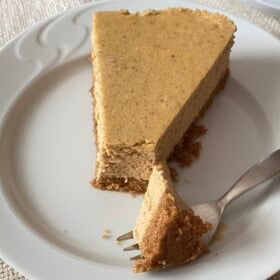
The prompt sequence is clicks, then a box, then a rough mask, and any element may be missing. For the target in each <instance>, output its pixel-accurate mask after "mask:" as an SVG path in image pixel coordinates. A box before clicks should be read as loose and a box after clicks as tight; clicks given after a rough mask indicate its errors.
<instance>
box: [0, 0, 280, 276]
mask: <svg viewBox="0 0 280 280" xmlns="http://www.w3.org/2000/svg"><path fill="white" fill-rule="evenodd" d="M111 2H115V1H112V0H101V1H98V2H93V3H87V4H84V5H81V6H79V7H75V8H72V9H69V10H67V11H64V12H61V13H59V14H57V15H53V16H51V17H49V18H47V19H45V20H43V21H41V22H39V23H37V24H35V25H34V26H31V27H29V28H28V29H26V30H25V31H23V32H21V33H20V34H18V35H17V36H16V37H15V38H13V39H12V40H11V41H9V42H8V43H7V44H6V45H5V46H4V47H3V48H1V50H0V58H1V55H2V53H3V52H4V51H5V50H6V49H8V48H10V46H12V44H13V43H15V42H16V41H17V40H19V39H20V38H21V37H22V36H24V35H26V34H28V33H32V32H35V31H36V30H37V29H38V28H39V27H42V26H44V25H45V24H47V23H48V22H50V21H51V20H53V19H56V18H59V17H62V16H65V17H67V16H70V14H71V13H77V12H79V11H86V10H87V9H90V8H94V7H95V6H99V5H102V4H106V3H111ZM119 2H121V0H119ZM185 2H186V4H191V5H195V6H202V7H205V9H207V10H212V11H217V12H221V13H222V14H227V15H230V16H233V17H236V18H239V19H240V20H241V21H243V22H246V24H249V25H251V26H253V27H254V28H257V29H259V30H260V31H262V32H265V33H266V34H267V35H269V36H270V37H271V38H274V39H276V41H278V42H280V41H279V39H278V38H277V37H276V36H274V35H273V34H271V33H269V32H267V31H266V30H265V29H264V28H262V27H260V26H258V25H255V24H253V23H252V22H250V21H247V20H246V19H243V18H242V17H239V16H236V15H233V14H231V13H230V12H225V11H223V10H220V9H216V8H212V7H209V6H208V5H204V4H200V3H193V2H192V1H185ZM18 96H21V94H17V97H18ZM16 99H17V98H16ZM16 99H14V100H13V102H12V103H11V104H10V105H9V106H8V108H6V111H5V112H4V114H3V117H1V119H0V129H1V130H2V127H3V126H4V124H5V118H6V116H7V115H8V114H9V110H10V109H11V108H13V104H14V102H16ZM0 135H1V133H0ZM1 182H2V179H1V178H0V190H1V191H0V200H3V191H2V187H3V186H2V184H1ZM4 200H5V198H4ZM6 203H7V205H6ZM2 207H3V209H4V208H5V207H7V209H6V210H8V211H11V207H10V204H9V203H8V202H7V201H4V203H1V204H0V208H2ZM11 212H12V213H11V214H12V216H13V217H14V218H15V219H16V220H17V222H18V220H20V221H19V222H20V226H23V227H24V228H25V230H26V231H27V232H28V233H31V235H32V238H37V239H38V241H39V242H42V239H43V242H44V243H45V241H46V240H45V239H44V238H41V237H38V235H37V234H36V233H34V232H33V231H32V230H30V227H26V225H25V224H22V223H23V221H22V219H19V217H18V216H17V214H15V213H13V211H11ZM45 245H47V246H49V243H47V244H45ZM56 249H57V248H56ZM0 252H1V254H2V252H3V251H2V246H1V242H0ZM59 253H60V252H59ZM7 255H8V254H7ZM63 255H65V252H63ZM1 257H2V259H3V260H7V262H8V263H9V264H11V266H12V267H15V268H16V269H17V270H20V271H23V270H21V269H18V268H17V267H20V265H16V262H17V261H13V260H12V259H10V258H9V257H7V258H6V257H5V256H2V255H1ZM13 264H15V265H13ZM95 270H96V268H95ZM278 270H279V268H277V270H276V271H278ZM23 274H24V275H25V276H27V275H30V272H26V271H25V272H23ZM111 275H114V274H113V273H112V274H111ZM105 276H107V275H105ZM265 277H267V275H265ZM29 278H32V276H29Z"/></svg>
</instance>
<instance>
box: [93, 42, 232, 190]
mask: <svg viewBox="0 0 280 280" xmlns="http://www.w3.org/2000/svg"><path fill="white" fill-rule="evenodd" d="M232 43H233V41H230V42H229V44H228V45H227V47H226V48H225V51H224V52H223V53H222V55H221V56H220V57H219V58H218V59H217V61H216V63H215V66H214V67H213V69H212V70H210V71H209V73H208V75H207V76H206V77H205V78H204V79H203V80H202V81H201V83H200V84H199V86H198V87H197V89H196V91H195V93H194V94H193V95H192V96H191V97H190V98H189V100H187V102H186V104H185V106H184V107H183V108H182V110H181V111H180V112H179V113H178V114H177V116H176V117H175V118H174V120H173V121H172V122H171V124H170V125H169V126H168V127H167V128H166V131H165V133H164V134H163V135H162V137H161V138H160V139H159V141H158V142H157V143H145V142H144V143H135V144H134V145H133V146H129V147H128V146H125V145H121V146H108V145H106V143H104V142H103V141H102V140H103V139H102V131H103V127H102V122H101V121H100V120H99V119H98V108H97V111H96V114H95V123H96V135H97V138H98V141H99V144H98V146H99V150H98V152H97V162H98V166H97V170H96V179H95V180H94V182H93V185H94V186H96V187H98V188H101V189H110V190H117V191H133V192H137V193H141V192H145V191H146V188H147V185H148V180H149V177H150V175H151V172H152V166H153V164H154V163H155V162H157V161H158V160H161V159H166V158H167V157H168V156H169V154H170V153H171V152H172V151H173V149H174V147H175V145H176V144H177V143H178V142H179V140H180V139H181V137H182V136H183V134H184V132H186V131H187V129H188V128H189V127H190V126H191V124H192V123H193V120H196V119H197V118H199V116H200V114H202V113H203V111H204V110H205V109H206V106H204V105H203V104H207V105H210V103H211V101H212V100H211V99H212V98H213V97H214V96H215V95H216V94H217V93H218V92H219V91H220V90H221V89H222V88H223V86H224V84H225V82H226V78H227V74H228V66H229V55H230V48H231V46H232ZM95 67H96V66H95ZM96 71H97V70H96ZM221 77H222V78H221ZM219 78H220V79H219ZM94 95H95V96H96V97H95V98H97V102H99V104H100V103H101V102H102V101H101V100H100V99H99V96H98V88H97V89H95V92H94ZM99 100H100V101H99ZM99 107H101V106H100V105H99ZM207 107H208V106H207Z"/></svg>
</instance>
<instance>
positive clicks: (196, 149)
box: [169, 123, 207, 172]
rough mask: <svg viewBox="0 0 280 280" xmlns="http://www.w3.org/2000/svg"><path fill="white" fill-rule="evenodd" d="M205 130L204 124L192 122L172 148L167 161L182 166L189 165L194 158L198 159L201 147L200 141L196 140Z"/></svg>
mask: <svg viewBox="0 0 280 280" xmlns="http://www.w3.org/2000/svg"><path fill="white" fill-rule="evenodd" d="M206 132H207V129H206V128H205V126H204V125H202V124H196V123H194V124H193V125H192V126H191V127H190V128H189V129H188V130H187V131H186V133H185V134H184V136H183V137H182V139H181V141H180V142H179V144H177V145H176V147H175V148H174V150H173V152H172V154H171V155H170V157H169V161H175V162H177V163H179V165H180V166H182V167H183V166H188V167H189V166H191V165H192V163H193V162H194V161H195V160H197V159H199V156H200V152H201V149H202V145H201V143H200V142H199V141H197V140H198V139H199V138H201V137H202V136H204V135H205V134H206ZM170 172H171V171H170Z"/></svg>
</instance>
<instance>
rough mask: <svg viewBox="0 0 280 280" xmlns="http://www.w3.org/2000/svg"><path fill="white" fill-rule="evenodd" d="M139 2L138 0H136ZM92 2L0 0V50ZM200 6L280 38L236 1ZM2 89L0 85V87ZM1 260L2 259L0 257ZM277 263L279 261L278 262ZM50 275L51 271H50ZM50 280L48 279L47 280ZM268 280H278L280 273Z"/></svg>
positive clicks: (11, 276) (7, 273) (7, 279)
mask: <svg viewBox="0 0 280 280" xmlns="http://www.w3.org/2000/svg"><path fill="white" fill-rule="evenodd" d="M139 1H141V0H139ZM89 2H93V1H92V0H44V1H43V0H0V48H1V47H3V46H4V45H5V44H6V43H7V42H8V41H9V40H11V39H12V38H14V37H15V36H16V35H17V34H18V33H20V32H22V31H24V30H25V29H27V28H28V27H30V26H32V25H34V24H35V23H37V22H40V21H42V20H43V19H46V18H48V17H49V16H51V15H55V14H58V13H60V12H62V11H64V10H67V9H70V8H74V7H77V6H80V5H82V4H85V3H89ZM191 2H196V3H200V4H205V5H208V6H211V7H215V8H219V9H222V10H225V11H229V12H231V13H232V14H235V15H238V16H241V17H243V18H244V19H247V20H249V21H251V22H253V23H255V24H257V25H259V26H261V27H263V28H264V29H266V30H267V31H268V32H270V33H272V34H274V35H275V36H276V37H278V38H279V39H280V18H278V19H276V18H274V17H271V16H269V15H265V14H263V13H261V12H260V11H257V10H255V9H253V8H252V7H249V6H247V5H244V4H241V3H240V1H237V0H231V1H228V0H197V1H195V0H193V1H191ZM0 67H1V65H0ZM0 87H1V85H0ZM0 257H1V256H0ZM279 263H280V260H279ZM50 274H51V272H50ZM19 279H20V280H24V279H25V278H24V277H23V276H21V275H20V274H19V273H18V272H16V271H15V270H14V269H12V268H11V267H10V266H9V265H8V264H6V263H5V262H4V261H2V260H1V259H0V280H19ZM50 280H51V278H50ZM271 280H280V273H279V274H277V275H275V276H273V278H271Z"/></svg>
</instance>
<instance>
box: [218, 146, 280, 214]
mask: <svg viewBox="0 0 280 280" xmlns="http://www.w3.org/2000/svg"><path fill="white" fill-rule="evenodd" d="M279 173H280V150H277V151H275V152H274V153H272V154H271V155H269V156H268V157H267V158H265V159H264V160H262V161H259V162H257V163H256V164H255V165H253V166H252V167H251V168H250V169H249V170H248V171H247V172H246V173H245V174H244V175H243V176H242V177H241V178H240V179H239V180H238V181H237V182H236V183H235V184H234V185H233V186H232V187H231V188H230V189H229V190H228V191H227V192H226V193H225V194H224V195H223V196H222V197H221V198H220V199H219V200H218V203H219V205H220V206H221V208H222V209H224V208H226V207H227V206H228V205H229V204H230V203H231V202H232V201H233V200H235V199H236V198H238V197H239V196H241V195H242V194H243V193H245V192H247V191H249V190H251V189H253V188H254V187H256V186H258V185H260V184H261V183H264V182H265V181H267V180H269V179H271V178H272V177H274V176H276V175H278V174H279Z"/></svg>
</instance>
